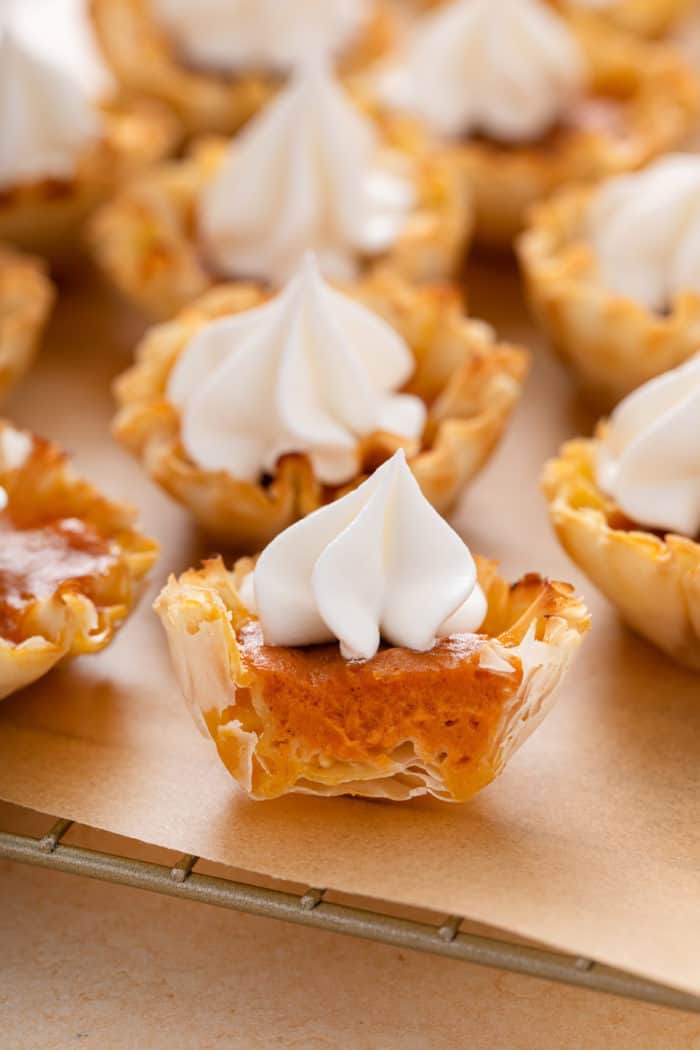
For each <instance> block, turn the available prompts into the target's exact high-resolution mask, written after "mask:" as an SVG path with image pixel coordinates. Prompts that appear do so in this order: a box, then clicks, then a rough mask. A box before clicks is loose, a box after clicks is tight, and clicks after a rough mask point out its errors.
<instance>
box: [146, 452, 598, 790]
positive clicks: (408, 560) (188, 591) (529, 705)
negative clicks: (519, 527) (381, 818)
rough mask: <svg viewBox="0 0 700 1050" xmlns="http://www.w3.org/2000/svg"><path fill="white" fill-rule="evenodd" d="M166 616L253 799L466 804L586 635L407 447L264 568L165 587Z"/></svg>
mask: <svg viewBox="0 0 700 1050" xmlns="http://www.w3.org/2000/svg"><path fill="white" fill-rule="evenodd" d="M156 609H157V611H158V613H159V615H160V617H161V620H162V622H163V624H164V626H165V629H166V632H167V635H168V641H169V644H170V651H171V655H172V660H173V664H174V666H175V671H176V673H177V677H178V680H179V682H180V685H181V687H182V690H183V693H184V695H185V698H186V700H187V702H188V705H189V707H190V709H191V711H192V713H193V715H194V717H195V720H196V722H197V724H198V725H199V726H200V728H201V729H202V731H203V732H204V733H205V734H208V735H210V736H211V737H212V739H213V740H214V742H215V744H216V747H217V749H218V752H219V755H220V757H221V759H222V760H223V762H224V764H225V765H226V767H227V768H228V770H229V772H230V773H231V774H232V776H233V777H235V779H236V780H237V781H238V783H239V784H240V786H241V787H242V788H243V790H244V791H246V792H247V793H248V794H249V795H250V796H251V797H252V798H254V799H270V798H276V797H278V796H279V795H283V794H286V793H288V792H299V793H302V794H310V795H344V794H349V795H365V796H369V797H374V798H388V799H393V800H395V801H402V800H406V799H409V798H412V797H414V796H417V795H424V794H431V795H434V796H435V797H436V798H439V799H443V800H445V801H455V802H457V801H464V800H466V799H468V798H470V796H472V795H473V794H474V793H475V792H477V791H479V790H480V789H481V788H483V787H485V786H486V785H487V784H488V783H490V781H492V780H493V779H494V777H496V776H498V774H499V773H500V772H501V771H502V770H503V768H504V766H505V764H506V762H507V761H508V759H509V757H510V756H511V755H512V754H513V752H514V751H515V750H516V749H517V748H518V747H519V746H520V745H521V744H522V743H523V742H524V740H525V739H526V738H527V737H528V736H529V734H530V733H531V732H532V731H533V730H534V729H535V727H536V726H537V725H538V724H539V723H540V721H541V720H542V718H543V717H544V716H545V714H546V713H547V712H548V710H549V708H550V706H551V704H552V701H553V695H552V694H553V690H554V688H555V686H556V685H557V684H558V683H559V681H560V680H561V678H562V677H563V675H564V673H565V672H566V670H567V668H568V665H569V663H570V661H571V658H572V657H573V655H574V653H575V652H576V650H577V649H578V647H579V644H580V642H581V639H582V637H583V635H584V633H585V632H586V630H587V628H588V615H587V612H586V609H585V606H584V605H583V603H582V602H581V601H580V599H578V598H577V597H576V596H575V595H574V593H573V589H572V588H571V587H570V586H569V585H568V584H565V583H550V582H549V581H547V580H544V579H542V578H541V577H539V576H536V575H534V574H530V575H528V576H525V577H524V578H523V579H522V580H520V581H519V582H518V583H515V584H512V585H509V584H508V583H506V581H505V580H503V579H502V578H501V577H500V576H499V575H498V574H497V571H496V566H495V565H494V564H493V563H492V562H487V561H482V560H479V561H478V562H475V560H474V559H473V558H472V556H471V554H470V552H469V549H468V547H467V546H466V544H465V543H464V542H463V541H462V540H461V539H460V537H459V536H458V535H457V533H456V532H454V531H453V530H452V529H451V528H450V526H449V525H448V524H447V522H445V521H444V519H442V518H441V517H440V516H439V515H438V514H437V512H436V511H435V510H434V509H433V508H432V507H431V506H430V504H429V503H428V502H427V500H426V499H425V497H424V496H423V495H422V493H421V491H420V488H419V486H418V484H417V482H416V480H415V478H414V476H413V474H412V473H411V471H410V470H409V469H408V467H407V465H406V461H405V457H404V453H403V451H401V450H399V451H398V452H396V453H395V455H394V456H393V457H392V459H390V460H389V461H388V462H387V463H385V464H384V465H383V466H382V467H380V468H379V470H377V471H376V472H375V473H374V474H373V475H372V476H371V477H370V478H369V479H368V480H367V481H366V482H364V484H363V485H361V486H360V487H359V488H357V489H355V490H353V491H352V492H350V493H349V494H348V495H346V496H345V497H343V498H342V499H340V500H338V501H337V502H336V503H332V504H330V505H329V506H327V507H323V508H321V509H320V510H318V511H316V512H315V513H314V514H311V515H310V516H309V517H307V518H304V519H303V520H302V521H300V522H297V523H296V524H295V525H293V526H291V528H289V529H287V530H286V531H285V532H283V533H282V534H281V535H280V536H278V537H277V538H276V539H275V540H274V541H273V542H272V543H271V544H270V545H269V546H268V547H267V548H266V549H265V550H264V551H263V553H262V554H261V555H260V557H259V558H258V559H257V561H253V560H251V559H244V560H242V561H239V562H237V563H236V565H235V566H234V569H233V571H232V572H228V571H227V570H226V568H225V566H224V564H223V562H222V561H221V559H215V560H213V561H209V562H206V563H205V565H204V567H203V568H202V569H201V570H200V571H195V570H190V571H189V572H186V573H185V574H184V575H183V576H182V577H181V578H180V579H179V580H175V579H174V578H171V579H170V581H169V583H168V585H167V586H166V588H165V590H164V591H163V592H162V594H161V596H160V598H159V599H158V602H157V603H156Z"/></svg>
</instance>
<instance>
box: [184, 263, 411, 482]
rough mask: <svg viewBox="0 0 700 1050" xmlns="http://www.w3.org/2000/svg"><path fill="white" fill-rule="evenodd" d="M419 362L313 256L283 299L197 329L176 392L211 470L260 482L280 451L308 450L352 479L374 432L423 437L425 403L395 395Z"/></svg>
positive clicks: (198, 452)
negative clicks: (332, 283)
mask: <svg viewBox="0 0 700 1050" xmlns="http://www.w3.org/2000/svg"><path fill="white" fill-rule="evenodd" d="M413 369H414V360H413V356H412V354H411V352H410V350H409V349H408V347H407V346H406V344H405V343H404V342H403V340H402V339H401V338H400V336H399V335H398V333H397V332H396V331H394V329H393V328H392V327H391V326H390V325H389V324H387V323H386V321H384V320H383V319H382V318H380V317H378V316H377V315H376V314H374V313H372V312H371V311H370V310H368V309H367V308H366V307H364V306H361V305H360V304H359V303H357V302H354V301H353V300H352V299H350V298H348V297H347V296H346V295H343V294H342V293H341V292H338V291H336V290H335V289H333V288H331V287H330V285H328V284H326V282H325V281H324V280H323V278H322V277H321V275H320V273H319V270H318V266H317V264H316V261H315V259H314V258H313V256H311V255H307V256H306V257H305V258H304V260H303V262H302V264H301V266H300V268H299V271H298V273H297V274H296V275H295V276H294V278H293V279H292V280H291V281H290V282H289V284H288V285H287V287H286V288H285V289H284V291H282V292H281V293H280V294H279V295H278V296H277V297H276V298H275V299H273V300H271V301H270V302H269V303H267V304H266V305H264V306H262V307H259V308H258V309H255V310H248V311H245V312H243V313H240V314H235V315H232V316H230V317H225V318H222V319H220V320H217V321H213V322H212V323H211V324H209V325H207V326H206V327H205V328H203V329H202V330H201V331H200V332H199V333H198V334H197V335H195V337H194V338H193V340H192V341H191V343H190V344H189V346H188V347H187V348H186V349H185V351H184V353H183V354H182V356H181V357H180V359H179V360H178V362H177V364H176V365H175V368H174V369H173V371H172V373H171V376H170V380H169V383H168V397H169V399H170V400H171V401H172V402H173V403H174V404H175V405H177V406H179V407H180V409H181V419H182V431H181V433H182V442H183V445H184V448H185V450H186V451H187V453H188V455H189V456H190V458H191V459H192V460H193V461H194V462H195V463H197V464H198V465H199V466H200V467H202V468H204V469H206V470H224V471H227V472H228V473H229V474H231V475H232V476H233V477H235V478H238V479H241V480H247V481H259V479H260V477H261V475H262V474H263V473H265V472H274V469H275V465H276V463H277V460H278V459H279V457H280V456H282V455H284V454H285V453H289V452H305V453H306V454H307V455H308V456H309V458H310V460H311V464H312V466H313V469H314V473H315V475H316V477H317V478H319V480H320V481H322V482H323V483H324V484H328V485H340V484H343V483H345V482H347V481H349V480H350V479H351V478H353V477H355V476H356V475H357V474H358V472H359V471H360V469H361V463H360V453H359V442H360V440H361V439H362V437H364V436H366V435H367V434H370V433H372V432H374V431H379V430H383V431H388V432H390V433H392V434H396V435H398V436H400V437H401V438H404V439H406V440H413V439H417V438H419V437H420V434H421V432H422V430H423V425H424V423H425V416H426V409H425V405H424V403H423V402H422V401H421V400H420V398H417V397H413V396H412V395H409V394H397V393H395V391H396V390H397V389H398V388H400V387H401V386H402V385H403V384H404V383H405V382H406V381H407V380H408V379H409V378H410V376H411V374H412V372H413Z"/></svg>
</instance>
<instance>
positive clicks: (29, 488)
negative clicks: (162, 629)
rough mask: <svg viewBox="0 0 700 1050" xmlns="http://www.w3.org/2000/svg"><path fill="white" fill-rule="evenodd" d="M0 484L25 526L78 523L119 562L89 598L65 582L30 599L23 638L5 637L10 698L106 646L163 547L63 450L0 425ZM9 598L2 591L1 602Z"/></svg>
mask: <svg viewBox="0 0 700 1050" xmlns="http://www.w3.org/2000/svg"><path fill="white" fill-rule="evenodd" d="M0 487H2V489H3V490H4V492H5V493H6V495H7V513H9V514H10V516H11V518H12V520H13V522H14V523H15V525H16V527H17V528H18V529H21V528H26V529H35V528H36V529H38V528H41V527H42V526H45V525H47V524H49V523H51V522H53V521H56V520H58V519H66V518H68V519H78V520H79V521H80V522H82V523H86V524H87V525H88V526H92V527H94V529H95V530H97V532H98V533H99V535H100V537H101V538H102V539H104V540H105V541H107V543H108V551H109V555H110V557H111V559H112V561H113V564H112V565H111V568H110V571H109V573H108V574H107V575H105V577H104V579H101V578H97V577H96V578H95V579H94V580H91V586H90V591H91V594H90V596H88V595H87V594H86V593H83V591H82V590H81V587H80V585H79V584H78V583H76V581H66V582H64V583H62V584H59V585H58V586H57V587H56V589H55V590H54V591H53V593H52V594H50V595H49V596H48V597H42V598H41V600H39V599H36V598H34V599H31V596H27V604H26V607H25V609H24V611H23V614H22V637H21V638H17V637H13V638H8V637H5V636H3V634H2V633H1V632H0V698H3V697H5V696H7V695H8V694H9V693H12V692H14V691H15V690H17V689H21V688H22V687H23V686H26V685H29V683H30V682H33V681H35V680H36V679H37V678H39V677H41V676H42V675H43V674H45V673H46V672H47V671H49V670H50V669H51V668H52V667H53V666H54V664H56V663H57V662H58V661H59V660H61V659H62V658H63V657H66V656H77V655H79V654H81V653H91V652H96V651H97V650H99V649H102V648H104V647H105V646H106V645H107V644H108V643H109V642H110V640H111V639H112V637H113V635H114V633H115V631H116V629H117V627H118V626H119V624H120V623H121V621H122V620H124V618H125V617H126V616H127V614H128V612H129V611H130V609H131V608H132V606H133V604H134V602H135V601H136V598H137V597H138V594H139V591H140V585H141V582H142V581H143V580H144V578H145V576H146V574H147V572H148V570H149V569H150V567H151V566H152V564H153V562H154V561H155V559H156V556H157V551H158V545H157V544H156V543H155V541H154V540H150V539H148V538H147V537H145V536H143V535H142V534H141V533H140V532H138V531H137V529H136V528H135V527H134V519H135V513H134V511H133V510H132V509H131V508H129V507H126V506H123V505H120V504H118V503H112V502H110V501H109V500H107V499H105V498H104V497H103V496H101V495H100V494H99V492H97V491H96V490H95V489H94V488H93V487H92V485H90V484H89V483H88V482H87V481H85V480H84V479H83V478H81V477H80V476H79V475H78V474H76V473H75V472H74V470H73V469H72V467H71V465H70V463H69V462H68V460H67V458H66V455H65V453H64V452H63V451H62V450H61V449H59V448H58V447H57V446H56V445H53V444H51V443H49V442H47V441H44V440H43V439H41V438H38V437H35V436H32V435H29V434H28V433H26V432H25V431H18V430H16V429H15V428H14V427H13V426H12V425H11V424H10V423H7V422H4V421H0ZM0 542H2V537H1V536H0ZM0 586H1V584H0ZM2 599H3V593H2V592H1V591H0V604H1V603H2Z"/></svg>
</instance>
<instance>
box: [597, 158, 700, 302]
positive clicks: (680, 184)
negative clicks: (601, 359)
mask: <svg viewBox="0 0 700 1050" xmlns="http://www.w3.org/2000/svg"><path fill="white" fill-rule="evenodd" d="M588 229H589V234H590V238H591V242H592V244H593V248H594V250H595V255H596V263H597V267H598V273H599V275H600V278H601V280H602V281H603V283H604V284H605V286H606V287H607V288H609V289H610V290H611V291H614V292H617V293H618V294H619V295H624V296H626V297H627V298H629V299H633V300H634V301H635V302H638V303H640V304H641V305H643V306H646V307H647V309H649V310H663V309H665V308H668V307H669V306H671V305H672V303H673V299H674V297H675V296H676V295H677V294H678V293H679V292H683V291H693V292H696V293H698V294H700V157H698V156H694V155H692V154H690V153H688V154H682V153H678V154H673V155H671V156H667V157H663V158H662V159H661V160H658V161H656V162H655V163H653V164H651V165H649V167H648V168H646V169H645V170H644V171H641V172H637V173H635V174H632V175H618V176H616V177H615V178H612V179H608V180H607V181H606V182H605V183H603V185H602V186H601V187H600V188H599V189H598V190H597V192H596V193H595V195H594V197H593V200H592V202H591V205H590V208H589V214H588Z"/></svg>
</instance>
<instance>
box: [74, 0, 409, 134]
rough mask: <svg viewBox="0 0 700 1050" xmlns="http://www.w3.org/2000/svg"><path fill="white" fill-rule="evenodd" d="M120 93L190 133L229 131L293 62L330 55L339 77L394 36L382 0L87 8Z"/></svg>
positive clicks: (141, 2) (98, 4)
mask: <svg viewBox="0 0 700 1050" xmlns="http://www.w3.org/2000/svg"><path fill="white" fill-rule="evenodd" d="M90 8H91V12H92V18H93V22H94V25H95V28H96V30H97V35H98V38H99V41H100V44H101V47H102V50H103V53H104V55H105V57H106V59H107V61H108V63H109V65H110V66H111V68H112V70H113V72H114V74H115V76H116V77H117V79H118V81H119V82H120V83H121V85H122V87H123V88H124V90H125V91H126V92H127V93H128V94H130V95H146V96H149V97H151V98H157V99H160V100H162V101H163V102H166V103H167V104H168V105H169V106H171V107H172V108H173V109H174V110H175V111H176V113H177V114H178V116H179V117H180V119H181V121H182V122H183V124H184V126H185V128H186V129H187V131H189V132H190V133H199V132H219V133H222V134H230V133H232V132H234V131H236V130H237V129H238V128H239V127H240V126H241V124H243V123H244V122H245V121H246V120H248V118H249V117H251V116H252V115H253V114H254V113H256V112H257V110H258V109H260V107H261V106H263V105H264V104H265V103H266V102H267V101H268V100H269V99H270V98H271V96H272V95H273V94H274V92H275V91H277V90H278V89H279V87H280V85H281V83H282V82H283V78H284V77H285V75H286V74H288V73H289V71H290V69H292V68H293V67H294V66H295V65H296V64H297V63H298V62H299V61H300V60H304V59H306V58H308V56H309V55H310V54H314V53H315V52H316V51H317V50H319V49H320V50H322V51H324V52H327V53H328V54H329V56H330V57H331V58H332V59H333V61H334V63H335V64H336V67H337V69H338V70H339V72H341V73H354V72H357V71H358V70H360V69H362V68H364V67H365V66H367V65H368V64H370V63H371V62H373V61H375V60H376V59H377V58H378V57H379V56H380V55H382V54H383V53H384V52H385V51H386V49H387V47H388V46H389V45H390V44H391V42H392V41H393V39H394V37H395V35H396V28H397V27H396V17H395V14H394V12H393V11H392V9H391V5H390V3H388V2H387V0H285V2H284V3H283V4H280V3H279V0H244V2H242V3H241V2H238V3H237V2H233V3H230V4H227V5H226V4H222V3H218V2H216V0H200V2H199V3H191V2H190V0H90Z"/></svg>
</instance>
